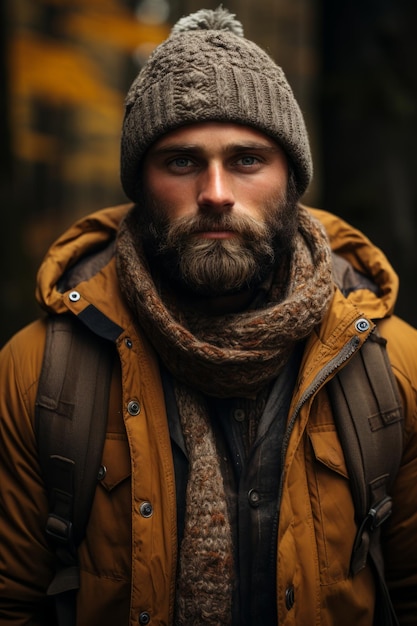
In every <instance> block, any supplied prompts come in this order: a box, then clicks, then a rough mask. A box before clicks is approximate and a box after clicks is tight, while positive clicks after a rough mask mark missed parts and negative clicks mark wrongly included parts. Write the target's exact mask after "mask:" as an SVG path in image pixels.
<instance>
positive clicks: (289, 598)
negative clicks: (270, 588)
mask: <svg viewBox="0 0 417 626" xmlns="http://www.w3.org/2000/svg"><path fill="white" fill-rule="evenodd" d="M294 602H295V592H294V587H293V585H290V587H288V588H287V589H286V591H285V606H286V607H287V610H288V611H289V610H290V609H292V607H293V606H294Z"/></svg>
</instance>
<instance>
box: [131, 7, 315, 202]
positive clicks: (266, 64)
mask: <svg viewBox="0 0 417 626" xmlns="http://www.w3.org/2000/svg"><path fill="white" fill-rule="evenodd" d="M205 121H207V122H209V121H212V122H214V121H217V122H226V123H235V124H242V125H245V126H250V127H252V128H256V129H257V130H260V131H261V132H263V133H265V134H266V135H269V136H270V137H272V138H273V139H275V140H276V141H277V143H278V144H279V145H280V146H281V147H282V148H283V150H284V151H285V153H286V155H287V157H288V161H289V164H290V166H291V167H292V169H293V172H294V176H295V182H296V188H297V192H298V195H299V196H300V197H301V196H302V194H303V193H304V192H305V190H306V188H307V186H308V184H309V183H310V180H311V178H312V173H313V166H312V159H311V153H310V145H309V141H308V135H307V131H306V128H305V123H304V118H303V115H302V113H301V111H300V108H299V106H298V103H297V101H296V100H295V98H294V94H293V92H292V90H291V87H290V85H289V84H288V81H287V79H286V77H285V74H284V72H283V70H282V69H281V68H280V67H279V66H278V65H277V64H276V63H275V62H274V61H273V59H272V58H271V57H270V56H269V55H268V54H267V53H266V52H265V51H264V50H262V48H260V47H259V46H257V45H256V44H255V43H254V42H252V41H250V40H248V39H245V37H244V36H243V28H242V25H241V23H240V22H239V21H238V20H237V19H236V18H235V16H234V15H233V14H231V13H229V12H228V11H227V10H226V9H223V8H222V7H221V6H220V7H218V8H217V9H216V10H214V11H212V10H209V9H202V10H200V11H197V12H196V13H193V14H191V15H189V16H187V17H183V18H181V19H180V20H179V21H178V22H177V23H176V24H175V25H174V27H173V29H172V31H171V34H170V36H169V37H168V39H166V40H165V41H164V42H163V43H161V44H160V45H159V46H158V47H157V48H155V50H154V51H153V53H152V54H151V55H150V57H149V59H148V60H147V62H146V63H145V65H144V66H143V68H142V69H141V71H140V72H139V74H138V76H137V77H136V79H135V80H134V81H133V83H132V85H131V87H130V89H129V92H128V94H127V97H126V101H125V117H124V120H123V129H122V139H121V169H120V176H121V181H122V185H123V188H124V191H125V193H126V195H127V196H128V198H130V199H131V200H133V201H134V202H136V201H137V200H138V198H139V197H140V184H141V177H140V171H141V165H142V159H143V157H144V155H145V153H146V151H147V150H148V148H149V147H150V146H151V145H152V144H153V143H154V142H155V141H156V140H157V139H158V138H159V137H161V136H162V135H164V134H166V133H168V132H170V131H171V130H174V129H175V128H178V127H180V126H184V125H186V124H193V123H198V122H205Z"/></svg>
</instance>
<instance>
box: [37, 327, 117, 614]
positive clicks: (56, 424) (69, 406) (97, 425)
mask: <svg viewBox="0 0 417 626" xmlns="http://www.w3.org/2000/svg"><path fill="white" fill-rule="evenodd" d="M113 354H114V353H113V350H112V346H111V345H110V342H108V341H105V340H103V339H100V338H99V337H97V336H95V335H94V334H93V333H92V332H91V331H89V330H88V329H87V328H85V327H84V325H83V324H82V323H81V322H80V321H79V320H77V319H76V318H73V317H72V316H69V315H59V316H52V317H50V318H48V321H47V332H46V343H45V352H44V357H43V365H42V370H41V375H40V379H39V385H38V393H37V399H36V406H35V430H36V437H37V443H38V450H39V461H40V466H41V471H42V474H43V477H44V480H45V486H46V491H47V494H48V501H49V516H48V519H47V522H46V533H47V536H48V540H49V541H50V543H51V545H52V547H53V549H54V551H55V555H56V573H55V577H54V579H53V580H52V582H51V584H50V586H49V589H48V595H51V596H55V600H56V606H57V612H58V618H59V624H68V625H69V624H75V601H74V600H75V598H74V594H75V593H76V591H77V589H78V587H79V569H78V564H77V546H78V545H79V543H80V542H81V540H82V539H83V536H84V533H85V527H86V524H87V521H88V518H89V514H90V508H91V505H92V501H93V497H94V491H95V488H96V484H97V475H98V470H99V467H100V463H101V458H102V451H103V445H104V439H105V434H106V424H107V410H108V397H109V388H110V378H111V369H112V363H113ZM61 619H62V620H63V621H60V620H61Z"/></svg>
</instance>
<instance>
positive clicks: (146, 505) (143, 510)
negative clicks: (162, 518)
mask: <svg viewBox="0 0 417 626" xmlns="http://www.w3.org/2000/svg"><path fill="white" fill-rule="evenodd" d="M139 511H140V514H141V515H142V517H151V515H152V513H153V506H152V504H151V503H150V502H142V504H141V505H140V507H139Z"/></svg>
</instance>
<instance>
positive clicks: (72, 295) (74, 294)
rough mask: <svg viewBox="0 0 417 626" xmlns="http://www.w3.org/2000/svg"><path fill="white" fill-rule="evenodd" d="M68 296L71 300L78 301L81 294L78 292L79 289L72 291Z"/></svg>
mask: <svg viewBox="0 0 417 626" xmlns="http://www.w3.org/2000/svg"><path fill="white" fill-rule="evenodd" d="M68 298H69V299H70V300H71V302H78V300H80V298H81V295H80V294H79V293H78V291H71V293H69V294H68Z"/></svg>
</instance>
